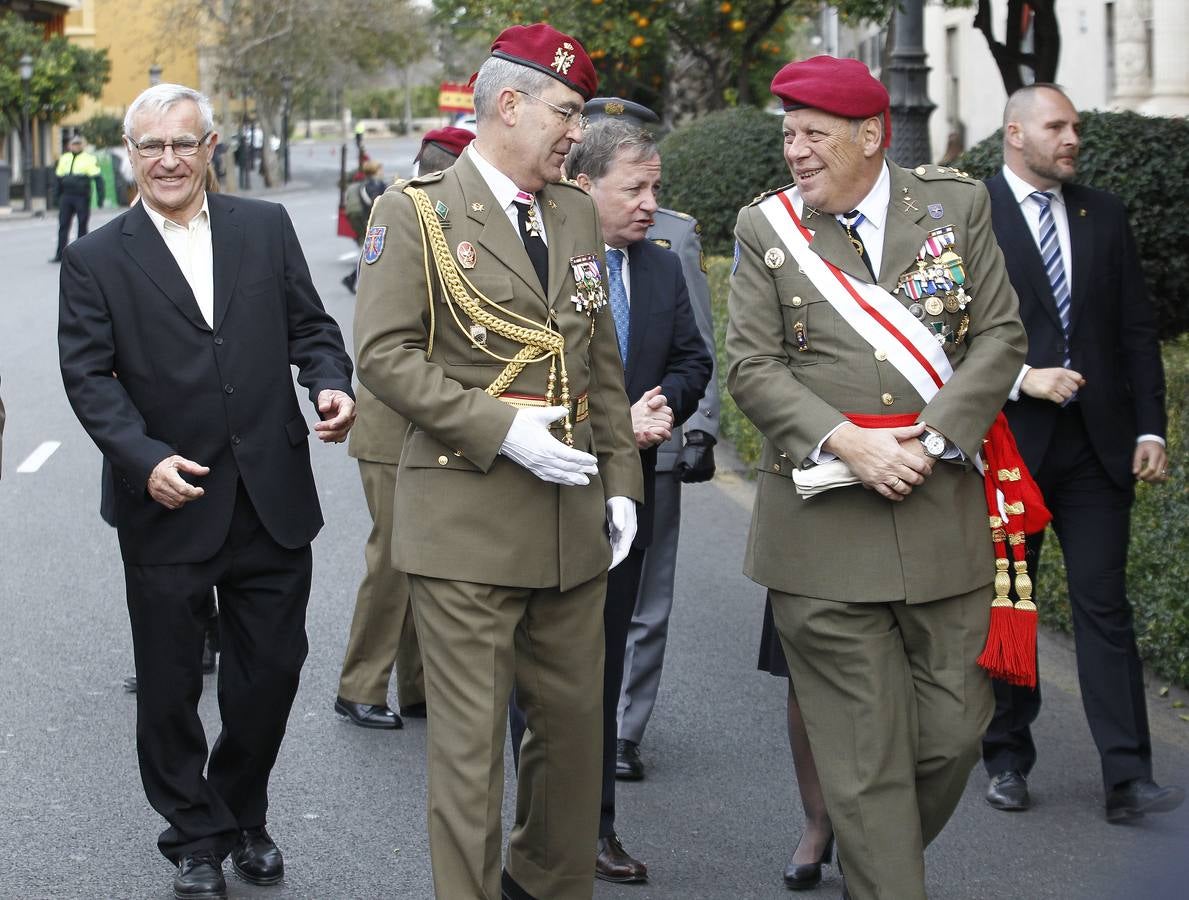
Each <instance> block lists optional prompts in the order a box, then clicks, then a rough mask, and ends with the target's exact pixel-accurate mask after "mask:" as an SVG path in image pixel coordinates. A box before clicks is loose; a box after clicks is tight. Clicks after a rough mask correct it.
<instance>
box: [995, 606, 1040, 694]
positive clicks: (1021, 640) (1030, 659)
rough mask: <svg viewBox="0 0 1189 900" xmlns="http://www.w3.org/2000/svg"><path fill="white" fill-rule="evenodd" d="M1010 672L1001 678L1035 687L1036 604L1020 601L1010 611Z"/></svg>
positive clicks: (1011, 682) (1016, 683) (1015, 683)
mask: <svg viewBox="0 0 1189 900" xmlns="http://www.w3.org/2000/svg"><path fill="white" fill-rule="evenodd" d="M1008 655H1009V656H1010V657H1011V665H1010V666H1009V669H1010V671H1009V672H1008V673H1007V674H1005V675H1002V676H997V677H1000V678H1002V679H1003V680H1004V681H1006V682H1008V683H1009V684H1014V685H1018V686H1020V687H1029V688H1035V687H1036V604H1035V603H1033V602H1032V601H1030V600H1021V601H1020V602H1019V603H1017V604H1016V605H1015V606H1014V607H1013V608H1012V610H1011V646H1010V648H1009V649H1008Z"/></svg>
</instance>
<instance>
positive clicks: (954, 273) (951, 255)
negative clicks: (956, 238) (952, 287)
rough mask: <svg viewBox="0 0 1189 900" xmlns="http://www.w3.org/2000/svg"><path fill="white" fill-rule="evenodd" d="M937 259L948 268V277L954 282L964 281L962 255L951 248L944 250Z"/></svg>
mask: <svg viewBox="0 0 1189 900" xmlns="http://www.w3.org/2000/svg"><path fill="white" fill-rule="evenodd" d="M937 261H938V262H939V263H941V264H942V265H943V266H945V267H946V269H947V270H949V274H950V277H951V278H953V279H954V282H955V283H956V284H963V283H964V282H965V281H966V269H965V268H963V266H962V257H960V256H959V255H958V254H957V253H955V252H954V251H953V250H952V249H951V250H946V251H945V253H943V254H941V256H940V257H939V258H938V260H937Z"/></svg>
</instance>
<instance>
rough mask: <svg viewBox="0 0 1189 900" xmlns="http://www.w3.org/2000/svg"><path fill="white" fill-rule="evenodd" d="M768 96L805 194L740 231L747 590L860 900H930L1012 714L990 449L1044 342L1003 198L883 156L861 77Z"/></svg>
mask: <svg viewBox="0 0 1189 900" xmlns="http://www.w3.org/2000/svg"><path fill="white" fill-rule="evenodd" d="M772 91H773V93H774V94H775V95H776V96H777V97H779V98H780V99H781V100H782V101H783V104H784V109H785V117H784V154H785V159H786V161H787V162H788V165H789V169H790V171H791V172H792V175H793V178H794V182H793V184H792V185H789V186H788V187H786V188H782V189H780V190H778V191H774V192H771V193H770V194H766V195H763V196H761V197H760V198H757V200H756V201H755V202H753V203H752V204H751V205H749V206H747V207H745V208H744V209H743V210H742V211H741V212H740V213H739V220H738V223H737V225H736V229H735V237H736V247H735V263H734V269H733V275H732V278H731V294H730V323H729V326H728V329H727V355H728V361H729V365H730V370H729V380H728V385H729V388H730V391H731V394H732V395H733V397H734V398H735V400H736V402H737V403H738V405H739V408H740V409H741V410H742V411H743V412H744V413H745V414H746V415H747V416H748V418H750V419H751V420H752V422H754V423H755V425H756V427H757V428H758V429H759V430H760V432H761V433H762V434H763V436H764V447H763V453H762V456H761V460H760V463H759V476H758V481H757V492H756V504H755V510H754V512H753V518H752V526H751V534H750V537H749V541H748V548H747V556H746V560H745V565H744V571H745V572H746V574H747V575H748V576H749V577H751V578H752V579H754V580H755V581H757V582H759V583H760V584H763V585H765V586H766V587H768V588H769V589H770V591H771V597H772V608H773V613H774V616H775V621H776V625H777V628H778V630H779V631H780V634H781V640H782V643H783V645H784V649H785V654H786V656H787V657H788V662H789V668H790V670H791V672H792V682H793V684H794V686H795V690H796V694H797V698H798V700H799V701H800V704H801V708H802V710H803V712H804V716H805V721H806V724H807V726H808V731H809V738H810V742H811V744H812V746H813V752H814V757H815V758H816V760H817V762H818V769H819V772H820V775H821V780H822V786H823V790H824V793H825V798H826V804H827V807H828V809H829V813H830V818H831V820H832V821H833V823H834V827H835V832H836V835H837V839H838V846H839V855H840V859H841V864H842V868H843V871H844V873H845V877H846V884H847V888H848V889H849V891H850V894H851V896H853V897H854V898H856V900H865V898H875V897H880V898H887V897H894V898H896V900H923V898H924V897H925V888H924V883H925V875H924V858H923V853H924V848H925V847H926V846H927V845H928V843H929V842H930V841H932V840H933V839H934V838H935V837H936V836H937V835H938V834H939V833H940V831H941V829H942V828H943V827H944V825H945V823H946V821H947V820H948V819H949V817H950V815H951V813H952V812H953V810H954V807H955V806H956V804H957V802H958V799H959V797H960V796H961V794H962V790H963V787H964V786H965V784H966V779H967V775H968V774H969V772H970V769H971V767H972V766H973V765H974V763H975V762H976V761H977V759H978V754H979V740H980V738H981V736H982V733H983V730H984V728H985V727H986V724H987V722H988V721H989V719H990V716H991V712H992V709H993V698H992V694H991V686H990V682H989V680H988V678H987V676H986V673H985V672H984V671H983V670H982V669H980V668H979V666H978V664H977V663H976V660H977V659H978V657H979V654H980V652H981V651H982V650H983V648H984V644H985V643H986V641H987V632H988V622H989V618H990V616H989V612H990V608H991V601H992V597H993V591H992V578H993V575H994V573H995V570H996V565H995V555H996V552H995V551H994V550H993V547H992V539H991V531H990V530H989V529H988V505H987V497H986V494H985V492H984V482H983V478H982V475H981V474H980V472H981V468H982V460H981V457H980V451H981V450H982V441H983V438H984V436H985V435H986V434H987V432H988V429H989V427H990V426H991V424H992V422H993V420H995V418H996V414H997V413H998V411H999V410H1000V408H1001V407H1002V405H1003V402H1004V400H1005V399H1006V397H1007V396H1008V393H1009V391H1010V390H1011V387H1012V382H1013V380H1014V378H1015V376H1016V375H1017V374H1018V372H1019V367H1020V363H1021V361H1022V360H1023V358H1024V353H1025V348H1026V339H1025V336H1024V330H1023V327H1022V326H1021V324H1020V319H1019V316H1018V313H1017V305H1018V304H1017V300H1016V295H1015V293H1014V292H1013V290H1012V287H1011V284H1010V283H1009V281H1008V278H1007V272H1006V270H1005V269H1004V264H1003V257H1002V254H1001V253H1000V251H999V248H998V246H997V245H996V243H995V237H994V234H993V233H992V230H991V217H990V206H989V202H988V198H987V192H986V190H985V189H984V188H983V186H982V185H981V184H980V183H979V182H977V181H975V180H973V179H971V178H968V177H966V176H964V175H962V174H960V173H958V172H956V171H955V170H953V169H946V168H939V167H936V166H927V167H926V166H922V167H919V168H917V169H916V170H914V171H909V170H906V169H903V168H901V167H899V166H897V165H895V164H894V163H891V162H890V161H888V160H887V159H886V158H885V149H886V147H887V145H888V142H889V137H890V134H889V118H888V94H887V91H886V90H885V89H884V87H883V86H882V85H881V84H880V83H879V82H878V81H877V80H876V79H874V78H873V77H872V76H871V74H870V73H869V71H868V70H867V68H866V66H864V65H863V64H862V63H860V62H858V61H857V60H841V59H834V58H832V57H828V56H819V57H816V58H814V59H810V60H807V61H804V62H798V63H791V64H789V65H787V66H785V67H784V68H783V69H781V70H780V71H779V72H778V73H777V74H776V77H775V78H774V79H773V81H772ZM993 493H994V492H993V491H992V494H993ZM1000 531H1001V532H1002V529H1000ZM1001 546H1002V544H1001Z"/></svg>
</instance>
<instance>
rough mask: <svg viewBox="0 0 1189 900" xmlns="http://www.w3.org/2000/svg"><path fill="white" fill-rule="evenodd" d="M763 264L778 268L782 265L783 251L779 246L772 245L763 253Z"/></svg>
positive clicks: (770, 267)
mask: <svg viewBox="0 0 1189 900" xmlns="http://www.w3.org/2000/svg"><path fill="white" fill-rule="evenodd" d="M764 265H766V266H767V267H768V268H769V269H779V268H780V267H781V266H783V265H784V251H783V250H781V249H780V248H779V247H772V248H770V249H769V250H768V251H767V252H766V253H765V254H764Z"/></svg>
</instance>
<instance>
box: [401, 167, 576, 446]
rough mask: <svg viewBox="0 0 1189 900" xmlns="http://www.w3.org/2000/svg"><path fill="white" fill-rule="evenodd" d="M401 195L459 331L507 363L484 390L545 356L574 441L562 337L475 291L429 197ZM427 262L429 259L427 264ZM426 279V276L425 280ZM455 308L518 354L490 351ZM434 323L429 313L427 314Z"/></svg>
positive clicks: (500, 386) (416, 192) (502, 386)
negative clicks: (513, 345)
mask: <svg viewBox="0 0 1189 900" xmlns="http://www.w3.org/2000/svg"><path fill="white" fill-rule="evenodd" d="M404 193H405V194H406V195H407V196H408V197H409V199H411V200H412V201H413V206H414V208H415V209H416V210H417V216H418V219H419V220H420V224H421V229H422V238H423V239H422V244H423V248H424V244H425V240H426V239H428V242H429V251H430V254H432V256H433V260H434V265H435V267H436V268H437V272H438V279H439V283H440V284H441V286H442V292H443V296H444V297H445V299H446V303H447V305H448V306H449V307H450V312H451V315H452V316H453V318H454V321H455V324H456V325H457V326H458V328H459V329H460V331H461V332H462V333H463V334H464V335H465V336H466V337H467V339H468V340H470V341H471V342H472V344H474V345H476V346H479V348H480V349H481V350H482V351H483V352H484V353H486V354H487V355H488V356H490V357H492V358H493V359H496V360H498V361H500V362H503V363H506V365H505V367H504V370H503V371H502V372H501V373H500V374H499V376H498V377H497V378H496V379H495V380H494V381H493V382H492V383H491V384H490V385H488V386H487V388H486V389H485V390H486V393H487V394H488V395H489V396H492V397H499V396H500V395H501V394H503V393H504V391H506V390H507V389H508V388H509V387H510V386H511V384H512V382H513V381H515V380H516V377H517V376H518V375H519V374H520V373H521V372H522V371H523V370H524V369H525V367H526V366H528V365H529V364H531V363H537V362H543V361H544V360H546V359H549V360H550V378H549V388H548V389H547V391H546V394H545V398H546V402H547V403H549V404H550V405H552V404H553V399H554V396H555V395H554V384H555V379H556V375H555V372H556V370H557V368H559V367H560V370H561V398H560V405H562V406H565V408H566V416H565V426H564V427H565V440H566V443H567V444H572V443H573V423H572V419H571V414H570V379H569V377H568V375H567V373H566V357H565V349H566V343H565V338H564V336H563V335H561V334H558V333H557V332H556V331H553V330H551V329H550V328H548V327H546V326H543V325H539V324H538V323H536V322H534V321H533V320H532V319H529V318H527V317H525V316H522V315H519V314H518V313H516V312H514V311H512V310H508V309H504V308H502V307H500V306H498V305H497V304H495V303H493V302H492V301H491V300H488V299H487V298H486V297H484V296H483V295H482V293H481V292H479V291H478V290H477V289H476V288H475V286H474V285H473V284H471V282H470V281H469V280H468V279H467V278H466V276H464V275H463V274H462V272H460V271H459V269H458V266H457V265H456V263H455V261H454V257H453V255H452V254H451V253H450V246H449V244H447V242H446V236H445V234H444V233H443V232H442V226H441V224H440V223H439V222H438V219H437V215H436V213H435V212H434V209H433V204H432V203H431V202H430V199H429V196H428V195H427V194H426V193H425V191H423V190H421V189H419V188H415V187H413V186H411V185H410V186H408V187H406V188H405V189H404ZM430 254H426V253H424V252H423V256H424V257H426V258H427V260H428V256H429V255H430ZM427 265H428V262H427ZM426 281H427V283H428V278H427V279H426ZM483 304H487V305H488V306H491V307H493V308H495V309H499V311H500V313H501V314H502V315H503V316H508V317H511V318H513V319H517V320H519V321H520V322H523V323H525V324H523V325H518V324H516V323H515V322H510V321H508V320H507V319H505V318H501V317H500V316H497V315H495V314H493V313H492V312H490V311H488V310H487V309H485V308H484V306H483ZM458 309H461V310H462V312H463V313H465V314H466V316H467V317H468V318H469V319H470V320H471V322H472V323H474V324H476V325H481V326H482V327H483V328H485V329H487V330H488V331H490V332H493V333H494V334H498V335H499V336H500V337H503V338H506V339H508V340H509V341H512V342H513V343H517V344H521V345H523V346H522V347H521V349H520V351H519V352H517V353H516V355H515V356H514V357H512V358H511V359H508V358H506V357H502V356H500V355H499V354H497V353H495V352H493V351H491V350H489V349H488V348H487V347H485V346H482V345H479V344H478V343H477V342H475V341H474V339H473V338H471V336H470V330H469V328H466V327H464V325H463V323H462V320H461V319H460V318H459V314H458ZM431 321H432V312H431Z"/></svg>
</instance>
